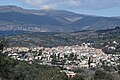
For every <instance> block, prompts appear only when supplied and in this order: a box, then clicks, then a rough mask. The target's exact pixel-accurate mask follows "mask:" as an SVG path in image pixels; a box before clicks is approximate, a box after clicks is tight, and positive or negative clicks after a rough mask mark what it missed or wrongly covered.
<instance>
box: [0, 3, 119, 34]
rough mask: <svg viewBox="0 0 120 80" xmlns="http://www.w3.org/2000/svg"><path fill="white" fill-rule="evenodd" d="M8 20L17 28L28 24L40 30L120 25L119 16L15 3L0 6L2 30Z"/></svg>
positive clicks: (62, 30)
mask: <svg viewBox="0 0 120 80" xmlns="http://www.w3.org/2000/svg"><path fill="white" fill-rule="evenodd" d="M2 22H4V23H2ZM7 22H9V23H11V24H12V25H11V26H16V27H15V28H17V29H18V28H19V27H20V26H26V27H31V28H38V29H40V30H41V29H44V31H45V30H46V31H49V32H74V31H80V30H101V29H110V28H114V27H115V26H120V23H119V22H120V18H119V17H102V16H93V15H84V14H78V13H74V12H70V11H66V10H54V9H51V10H32V9H24V8H21V7H17V6H13V5H9V6H0V23H1V24H0V30H2V29H3V28H6V27H8V26H9V25H8V24H7ZM3 24H4V25H3ZM33 25H35V26H36V27H34V26H33ZM3 26H4V27H3ZM11 26H9V27H11ZM1 27H2V29H1ZM22 28H24V27H22ZM4 30H5V29H4ZM40 30H39V31H38V30H32V31H33V32H43V31H42V30H41V31H40ZM27 31H30V30H27Z"/></svg>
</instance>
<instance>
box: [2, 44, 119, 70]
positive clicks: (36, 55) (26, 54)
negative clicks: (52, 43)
mask: <svg viewBox="0 0 120 80" xmlns="http://www.w3.org/2000/svg"><path fill="white" fill-rule="evenodd" d="M89 45H90V44H85V43H83V44H81V45H80V46H79V45H73V46H58V47H52V48H45V47H31V48H27V47H10V48H7V49H4V51H3V53H6V54H8V56H9V57H11V58H14V59H17V60H20V61H29V62H30V63H32V62H34V61H38V63H39V64H41V65H51V66H52V65H55V66H60V67H63V68H65V69H67V70H71V69H76V68H90V67H92V68H94V67H96V66H102V65H103V64H104V65H108V66H116V65H119V57H120V56H119V55H111V54H105V53H104V52H103V51H102V49H96V48H93V47H91V46H89Z"/></svg>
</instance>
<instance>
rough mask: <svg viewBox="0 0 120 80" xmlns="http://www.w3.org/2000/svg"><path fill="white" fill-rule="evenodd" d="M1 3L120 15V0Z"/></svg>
mask: <svg viewBox="0 0 120 80" xmlns="http://www.w3.org/2000/svg"><path fill="white" fill-rule="evenodd" d="M0 5H1V6H2V5H16V6H20V7H23V8H29V9H60V10H69V11H73V12H77V13H81V14H89V15H99V16H120V0H0Z"/></svg>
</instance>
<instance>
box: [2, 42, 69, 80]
mask: <svg viewBox="0 0 120 80" xmlns="http://www.w3.org/2000/svg"><path fill="white" fill-rule="evenodd" d="M4 46H5V44H4V45H3V43H2V44H1V43H0V50H2V49H3V47H4ZM0 78H1V79H2V80H67V76H66V74H65V73H61V72H60V68H58V67H50V66H43V65H39V64H38V63H36V62H33V64H29V63H28V62H24V61H17V60H14V59H11V58H9V57H7V56H6V55H5V54H3V53H1V52H0Z"/></svg>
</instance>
